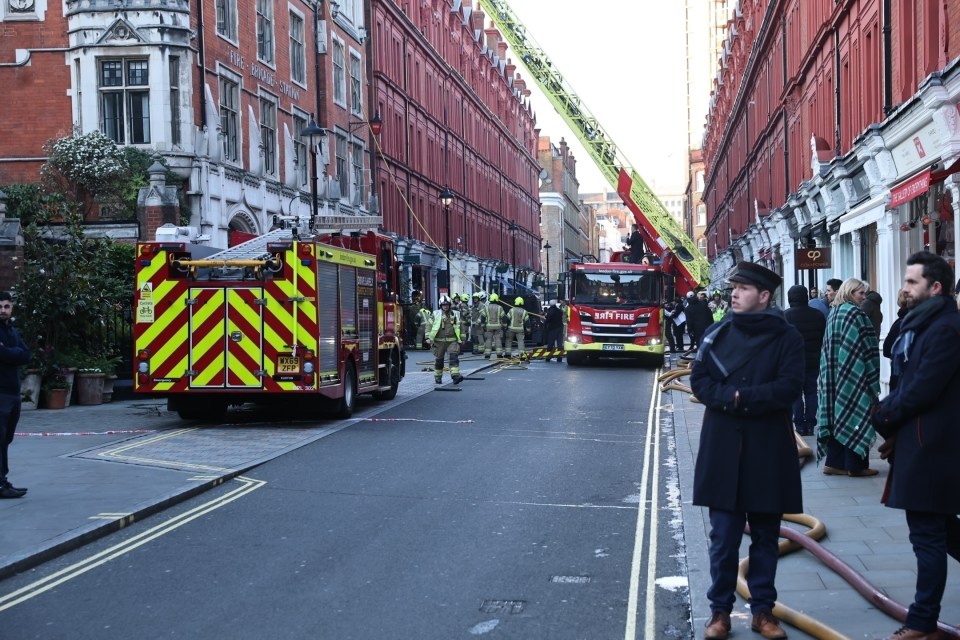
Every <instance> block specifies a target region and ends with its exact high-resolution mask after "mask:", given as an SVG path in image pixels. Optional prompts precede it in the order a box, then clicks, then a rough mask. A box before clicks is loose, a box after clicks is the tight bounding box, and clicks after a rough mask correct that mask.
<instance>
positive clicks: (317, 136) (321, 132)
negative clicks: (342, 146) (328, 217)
mask: <svg viewBox="0 0 960 640" xmlns="http://www.w3.org/2000/svg"><path fill="white" fill-rule="evenodd" d="M300 135H301V136H302V137H304V138H306V139H307V140H308V141H309V142H310V157H311V158H312V159H313V184H312V185H311V187H310V194H311V195H312V196H313V207H312V209H311V212H310V229H311V230H313V228H314V225H315V224H316V222H317V214H318V205H317V161H318V160H319V158H318V155H317V145H318V144H323V139H324V138H326V137H327V130H326V129H323V128H321V127H320V126H319V125H317V121H316V120H314V119H313V114H312V113H311V114H310V124H308V125H307V126H306V128H304V130H303V131H301V132H300Z"/></svg>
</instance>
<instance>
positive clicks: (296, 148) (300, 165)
mask: <svg viewBox="0 0 960 640" xmlns="http://www.w3.org/2000/svg"><path fill="white" fill-rule="evenodd" d="M306 128H307V117H306V116H301V115H299V114H296V113H295V114H293V152H294V155H295V157H296V160H297V177H298V178H299V180H298V183H299V184H300V186H301V187H303V186H306V184H307V162H308V160H307V143H306V142H304V140H303V130H304V129H306Z"/></svg>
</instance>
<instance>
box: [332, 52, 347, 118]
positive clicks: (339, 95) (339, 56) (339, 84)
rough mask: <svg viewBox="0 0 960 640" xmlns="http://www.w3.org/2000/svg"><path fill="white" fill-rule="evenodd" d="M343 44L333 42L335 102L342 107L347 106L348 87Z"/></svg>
mask: <svg viewBox="0 0 960 640" xmlns="http://www.w3.org/2000/svg"><path fill="white" fill-rule="evenodd" d="M344 64H345V61H344V57H343V42H341V41H340V40H334V41H333V101H334V102H335V103H337V104H339V105H340V106H343V107H345V106H347V97H346V93H347V86H346V78H345V76H344V74H345V73H346V70H345V69H344Z"/></svg>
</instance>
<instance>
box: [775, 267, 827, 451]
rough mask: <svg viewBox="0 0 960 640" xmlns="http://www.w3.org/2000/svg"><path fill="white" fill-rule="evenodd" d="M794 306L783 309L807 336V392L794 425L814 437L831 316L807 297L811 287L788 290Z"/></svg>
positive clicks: (795, 412)
mask: <svg viewBox="0 0 960 640" xmlns="http://www.w3.org/2000/svg"><path fill="white" fill-rule="evenodd" d="M787 302H788V303H789V304H790V308H789V309H787V310H786V311H784V312H783V315H784V316H786V318H787V322H789V323H790V324H792V325H793V326H794V327H796V329H797V331H799V332H800V335H801V336H803V360H804V370H803V393H801V394H800V397H799V398H797V401H796V402H794V403H793V426H794V427H795V428H796V430H797V433H799V434H800V435H802V436H812V435H813V428H814V427H815V426H817V378H818V377H819V376H820V350H821V349H822V348H823V334H824V333H825V332H826V330H827V319H826V318H824V317H823V314H822V313H820V312H819V311H818V310H817V309H814V308H813V307H811V306H810V305H809V303H808V300H807V288H806V287H804V286H803V285H802V284H798V285H794V286H792V287H790V290H789V291H787Z"/></svg>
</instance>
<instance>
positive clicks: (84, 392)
mask: <svg viewBox="0 0 960 640" xmlns="http://www.w3.org/2000/svg"><path fill="white" fill-rule="evenodd" d="M106 377H107V376H106V375H105V374H102V373H78V374H77V377H76V379H75V383H76V387H77V404H79V405H94V404H102V403H103V380H104V378H106Z"/></svg>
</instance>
